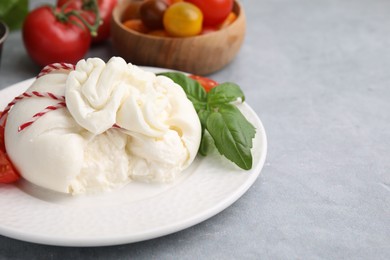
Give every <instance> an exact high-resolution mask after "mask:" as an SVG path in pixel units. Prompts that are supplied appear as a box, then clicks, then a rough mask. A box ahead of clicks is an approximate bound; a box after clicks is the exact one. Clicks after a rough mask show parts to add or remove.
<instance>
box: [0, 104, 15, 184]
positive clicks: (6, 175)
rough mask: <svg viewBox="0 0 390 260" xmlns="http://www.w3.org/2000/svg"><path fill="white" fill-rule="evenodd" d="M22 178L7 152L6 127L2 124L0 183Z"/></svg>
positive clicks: (0, 135) (0, 132)
mask: <svg viewBox="0 0 390 260" xmlns="http://www.w3.org/2000/svg"><path fill="white" fill-rule="evenodd" d="M0 116H1V111H0ZM19 179H20V175H19V174H18V172H17V171H16V170H15V169H14V167H13V165H12V163H11V161H10V159H9V158H8V156H7V154H6V152H5V142H4V127H3V126H0V183H12V182H15V181H17V180H19Z"/></svg>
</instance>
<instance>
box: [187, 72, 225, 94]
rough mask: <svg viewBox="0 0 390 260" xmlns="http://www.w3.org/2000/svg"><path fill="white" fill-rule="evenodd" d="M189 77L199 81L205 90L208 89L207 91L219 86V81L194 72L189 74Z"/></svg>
mask: <svg viewBox="0 0 390 260" xmlns="http://www.w3.org/2000/svg"><path fill="white" fill-rule="evenodd" d="M188 77H189V78H191V79H194V80H196V81H198V82H199V84H200V85H202V87H203V88H204V90H206V92H209V91H210V90H211V89H212V88H215V87H216V86H218V82H216V81H214V80H212V79H209V78H206V77H202V76H198V75H193V74H191V75H188Z"/></svg>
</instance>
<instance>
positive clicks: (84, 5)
mask: <svg viewBox="0 0 390 260" xmlns="http://www.w3.org/2000/svg"><path fill="white" fill-rule="evenodd" d="M92 1H93V0H58V2H57V7H62V6H64V5H65V4H66V5H67V6H66V8H70V9H74V10H83V11H85V13H84V17H85V18H86V19H87V21H88V22H89V23H91V24H94V23H95V17H96V16H95V13H94V12H93V10H92V9H91V5H92ZM97 4H98V8H99V12H100V18H101V19H102V24H101V25H100V26H99V29H98V31H97V36H96V37H92V42H93V43H98V42H102V41H104V40H107V39H108V38H109V37H110V22H111V17H112V10H113V9H114V7H115V6H116V4H117V0H97Z"/></svg>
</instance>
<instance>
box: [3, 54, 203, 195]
mask: <svg viewBox="0 0 390 260" xmlns="http://www.w3.org/2000/svg"><path fill="white" fill-rule="evenodd" d="M32 91H38V92H51V93H53V94H56V95H63V96H65V98H66V108H60V109H57V110H54V111H50V112H48V113H46V114H45V115H43V116H41V117H39V118H38V119H37V120H36V121H35V122H34V123H33V124H32V125H31V126H29V127H27V128H25V129H24V130H23V131H20V132H18V128H19V126H21V125H22V124H24V123H26V122H28V121H30V120H31V119H32V117H33V115H35V114H36V113H38V112H41V111H42V110H44V109H45V108H46V107H47V106H49V105H56V104H57V103H58V101H56V100H53V99H50V98H38V97H33V98H27V99H23V100H21V101H19V102H17V103H16V105H15V106H14V107H13V108H12V109H11V111H10V113H9V116H8V119H7V125H6V130H5V131H6V132H5V143H6V148H7V152H8V154H9V156H10V158H11V160H12V162H13V163H14V165H15V166H16V168H17V169H18V170H19V172H20V173H21V175H22V176H23V178H25V179H26V180H28V181H30V182H32V183H34V184H36V185H38V186H42V187H44V188H47V189H50V190H54V191H58V192H64V193H73V194H78V193H84V192H96V191H102V190H111V189H114V188H117V187H120V186H123V185H125V184H126V183H128V182H129V181H131V180H140V181H146V182H149V181H150V182H167V181H172V180H174V179H175V177H176V176H177V175H178V174H179V173H180V172H181V171H183V170H184V169H185V168H187V167H188V166H189V165H190V164H191V162H192V161H193V160H194V158H195V156H196V154H197V151H198V149H199V144H200V138H201V126H200V122H199V118H198V116H197V114H196V111H195V109H194V107H193V105H192V103H191V102H190V101H189V100H188V99H187V97H186V94H185V93H184V91H183V89H182V88H181V87H180V86H179V85H177V84H175V83H174V82H173V81H172V80H170V79H169V78H167V77H164V76H156V75H155V74H153V73H151V72H147V71H144V70H142V69H140V68H139V67H137V66H134V65H132V64H127V63H126V62H125V61H124V60H123V59H122V58H118V57H114V58H111V59H110V60H109V61H108V63H107V64H106V63H104V62H103V61H102V60H101V59H98V58H90V59H88V60H81V61H80V62H79V63H78V64H77V65H76V69H75V70H74V71H71V72H70V73H69V72H67V71H54V72H51V73H49V74H47V75H45V76H42V77H40V78H38V79H37V80H35V81H34V83H33V84H32V86H31V87H30V88H29V89H28V90H27V92H32Z"/></svg>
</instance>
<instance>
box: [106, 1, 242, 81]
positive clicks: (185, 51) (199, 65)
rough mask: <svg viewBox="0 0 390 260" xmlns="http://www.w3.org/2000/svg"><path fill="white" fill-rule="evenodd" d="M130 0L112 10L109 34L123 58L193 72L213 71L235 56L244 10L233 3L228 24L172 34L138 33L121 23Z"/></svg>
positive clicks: (239, 45) (133, 61)
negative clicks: (186, 34) (205, 30)
mask: <svg viewBox="0 0 390 260" xmlns="http://www.w3.org/2000/svg"><path fill="white" fill-rule="evenodd" d="M134 3H136V2H134V1H131V2H127V3H123V4H119V5H118V6H117V7H116V8H115V9H114V11H113V15H112V17H113V19H112V23H111V37H112V44H113V48H114V49H115V50H116V51H117V53H118V55H119V56H121V57H123V58H124V59H125V60H126V61H127V62H131V63H133V64H136V65H145V66H154V67H162V68H169V69H176V70H181V71H185V72H189V73H193V74H197V75H206V74H210V73H212V72H215V71H217V70H219V69H221V68H223V67H224V66H225V65H227V64H228V63H229V62H231V61H232V59H233V58H234V57H235V56H236V54H237V52H238V51H239V49H240V47H241V45H242V42H243V40H244V37H245V27H246V21H245V13H244V10H243V8H242V6H241V5H240V4H239V3H238V2H235V3H234V9H233V11H234V12H235V13H236V15H237V19H236V20H235V21H234V22H233V23H232V24H231V25H229V26H228V27H226V28H224V29H221V30H218V31H215V32H212V33H208V34H204V35H198V36H192V37H185V38H174V37H161V36H154V35H148V34H143V33H139V32H137V31H134V30H131V29H128V28H127V27H125V26H124V25H123V24H122V23H123V22H124V20H126V17H124V16H125V15H127V14H126V13H125V11H126V9H127V8H129V5H131V4H134Z"/></svg>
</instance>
